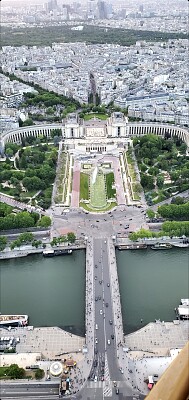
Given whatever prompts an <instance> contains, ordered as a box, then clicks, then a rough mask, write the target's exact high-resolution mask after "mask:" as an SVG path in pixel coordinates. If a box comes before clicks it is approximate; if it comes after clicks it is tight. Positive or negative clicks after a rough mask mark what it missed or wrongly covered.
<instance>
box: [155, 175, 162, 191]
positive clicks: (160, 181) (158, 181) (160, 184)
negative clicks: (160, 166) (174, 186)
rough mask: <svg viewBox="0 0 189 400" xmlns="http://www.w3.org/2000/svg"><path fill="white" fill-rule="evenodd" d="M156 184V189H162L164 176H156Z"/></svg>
mask: <svg viewBox="0 0 189 400" xmlns="http://www.w3.org/2000/svg"><path fill="white" fill-rule="evenodd" d="M156 183H157V186H158V188H159V189H162V187H163V185H164V176H163V175H158V176H157V181H156Z"/></svg>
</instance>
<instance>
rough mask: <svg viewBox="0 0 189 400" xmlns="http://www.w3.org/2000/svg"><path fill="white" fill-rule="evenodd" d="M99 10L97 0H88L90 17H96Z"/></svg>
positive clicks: (88, 14)
mask: <svg viewBox="0 0 189 400" xmlns="http://www.w3.org/2000/svg"><path fill="white" fill-rule="evenodd" d="M96 10H97V2H96V0H88V4H87V16H88V18H90V19H94V18H95V17H96Z"/></svg>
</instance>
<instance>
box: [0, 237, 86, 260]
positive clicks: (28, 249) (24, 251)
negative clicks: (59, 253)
mask: <svg viewBox="0 0 189 400" xmlns="http://www.w3.org/2000/svg"><path fill="white" fill-rule="evenodd" d="M85 248H86V244H85V242H84V241H83V240H77V241H76V242H75V243H73V244H66V245H59V246H51V245H50V244H46V247H45V248H44V247H43V246H39V247H38V248H35V247H33V246H32V245H24V246H20V248H15V249H14V250H11V248H10V247H6V249H5V250H3V251H1V252H0V260H6V259H11V258H19V257H27V256H29V255H35V254H41V255H42V254H43V251H44V250H45V251H48V250H49V251H52V250H67V251H68V250H72V251H74V250H80V249H81V250H82V249H85Z"/></svg>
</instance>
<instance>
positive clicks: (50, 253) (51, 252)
mask: <svg viewBox="0 0 189 400" xmlns="http://www.w3.org/2000/svg"><path fill="white" fill-rule="evenodd" d="M65 254H72V249H58V250H44V251H43V257H55V256H63V255H65Z"/></svg>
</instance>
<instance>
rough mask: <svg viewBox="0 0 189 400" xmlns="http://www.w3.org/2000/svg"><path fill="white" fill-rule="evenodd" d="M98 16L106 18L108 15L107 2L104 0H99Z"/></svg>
mask: <svg viewBox="0 0 189 400" xmlns="http://www.w3.org/2000/svg"><path fill="white" fill-rule="evenodd" d="M98 17H99V18H100V19H106V18H107V17H108V10H107V4H106V2H105V1H103V0H100V1H99V2H98Z"/></svg>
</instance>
